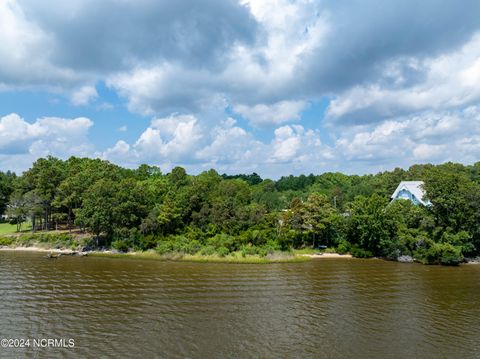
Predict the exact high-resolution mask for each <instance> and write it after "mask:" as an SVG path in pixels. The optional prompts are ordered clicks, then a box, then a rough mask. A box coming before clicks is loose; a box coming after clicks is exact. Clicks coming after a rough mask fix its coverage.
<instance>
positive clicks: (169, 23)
mask: <svg viewBox="0 0 480 359" xmlns="http://www.w3.org/2000/svg"><path fill="white" fill-rule="evenodd" d="M479 13H480V3H479V2H478V1H471V0H465V1H463V2H462V6H458V2H456V1H450V0H445V1H442V2H441V3H439V2H438V1H433V0H425V1H422V2H418V1H413V0H406V1H402V2H385V1H374V0H363V1H357V0H351V1H330V0H318V1H315V0H196V1H184V0H178V1H175V2H172V1H163V0H155V1H154V0H137V1H133V0H105V1H102V2H98V1H93V0H71V1H68V2H62V1H58V0H44V1H41V2H39V1H34V0H4V1H1V2H0V170H4V171H5V170H8V169H9V170H14V171H17V172H21V171H23V170H25V169H26V168H28V167H29V166H30V165H31V163H32V162H33V161H35V160H36V159H37V158H38V157H41V156H46V155H54V156H58V157H61V158H68V157H69V156H72V155H75V156H89V157H100V158H103V159H106V160H109V161H112V162H114V163H117V164H120V165H123V166H128V167H136V166H138V165H139V164H141V163H149V164H153V165H158V166H160V167H161V169H162V170H163V171H169V170H170V169H171V168H172V167H173V166H176V165H180V166H184V167H185V168H186V169H187V170H188V171H189V172H190V173H198V172H200V171H203V170H206V169H209V168H215V169H217V171H219V172H226V173H241V172H253V171H255V172H257V173H259V174H261V175H262V176H267V177H272V178H278V177H279V176H281V175H288V174H299V173H322V172H325V171H343V172H346V173H371V172H376V171H381V170H389V169H393V168H395V167H408V166H410V165H411V164H414V163H426V162H431V163H440V162H444V161H456V162H462V163H467V164H468V163H473V162H476V161H478V160H479V159H480V107H479V100H480V17H479V16H478V14H479Z"/></svg>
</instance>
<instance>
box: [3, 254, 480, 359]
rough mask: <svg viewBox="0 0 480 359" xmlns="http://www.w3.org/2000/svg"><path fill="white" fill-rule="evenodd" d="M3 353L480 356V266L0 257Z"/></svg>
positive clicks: (174, 355)
mask: <svg viewBox="0 0 480 359" xmlns="http://www.w3.org/2000/svg"><path fill="white" fill-rule="evenodd" d="M0 295H1V299H2V305H1V306H0V334H1V337H2V338H4V337H7V338H74V339H75V348H74V349H58V348H57V349H54V348H53V349H52V348H51V349H42V350H36V351H34V350H33V349H32V348H30V349H27V350H25V349H18V350H14V349H1V348H0V354H1V356H2V357H9V356H10V357H11V356H23V355H28V356H31V357H33V356H35V355H36V357H38V358H43V357H45V358H47V357H48V358H50V357H72V356H75V357H122V358H125V357H131V358H141V357H143V358H153V357H167V358H169V357H179V358H184V357H190V358H207V357H208V358H227V357H228V358H231V357H234V358H294V357H295V358H475V357H480V349H479V347H480V339H479V337H478V333H479V331H480V320H479V318H480V305H479V302H478V298H479V295H480V266H476V265H470V266H461V267H459V268H448V267H429V266H422V265H411V264H399V263H392V262H384V261H377V260H364V261H363V260H338V259H332V260H314V261H312V262H310V263H305V264H272V265H246V264H240V265H232V264H205V263H175V262H157V261H148V260H147V261H145V260H128V259H127V260H121V259H107V258H88V257H87V258H76V257H61V258H60V259H58V260H47V259H45V258H44V257H43V255H42V254H37V253H25V252H0Z"/></svg>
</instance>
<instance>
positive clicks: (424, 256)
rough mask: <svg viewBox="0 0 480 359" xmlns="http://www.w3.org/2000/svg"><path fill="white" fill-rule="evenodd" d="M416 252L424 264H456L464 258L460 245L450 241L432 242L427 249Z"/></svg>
mask: <svg viewBox="0 0 480 359" xmlns="http://www.w3.org/2000/svg"><path fill="white" fill-rule="evenodd" d="M416 254H417V256H419V258H418V259H419V260H420V261H421V262H422V263H424V264H444V265H458V264H459V263H461V262H462V261H463V259H464V258H463V255H462V249H461V247H459V246H453V245H451V244H450V243H433V244H431V246H430V247H429V248H428V249H424V250H422V251H418V252H417V253H416Z"/></svg>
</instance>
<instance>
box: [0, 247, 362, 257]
mask: <svg viewBox="0 0 480 359" xmlns="http://www.w3.org/2000/svg"><path fill="white" fill-rule="evenodd" d="M0 251H9V252H14V251H19V252H25V251H29V252H42V253H62V254H73V253H77V252H78V251H74V250H72V249H59V248H42V247H36V246H32V247H7V246H0ZM92 253H104V254H113V253H114V252H112V251H92ZM128 254H130V255H135V254H137V253H136V252H132V253H128ZM297 255H298V256H301V257H309V258H319V259H327V258H344V259H350V258H353V257H352V255H351V254H338V253H315V254H297Z"/></svg>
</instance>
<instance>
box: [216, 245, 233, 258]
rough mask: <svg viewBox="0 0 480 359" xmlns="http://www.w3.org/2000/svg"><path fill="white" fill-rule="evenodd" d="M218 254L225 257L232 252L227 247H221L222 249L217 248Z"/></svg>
mask: <svg viewBox="0 0 480 359" xmlns="http://www.w3.org/2000/svg"><path fill="white" fill-rule="evenodd" d="M217 254H218V255H219V256H220V257H225V256H227V255H229V254H230V250H229V249H228V248H227V247H220V248H217Z"/></svg>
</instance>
